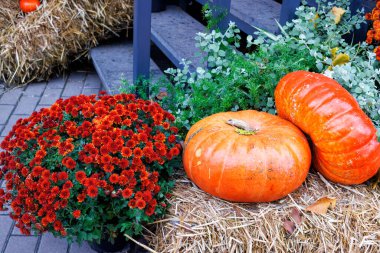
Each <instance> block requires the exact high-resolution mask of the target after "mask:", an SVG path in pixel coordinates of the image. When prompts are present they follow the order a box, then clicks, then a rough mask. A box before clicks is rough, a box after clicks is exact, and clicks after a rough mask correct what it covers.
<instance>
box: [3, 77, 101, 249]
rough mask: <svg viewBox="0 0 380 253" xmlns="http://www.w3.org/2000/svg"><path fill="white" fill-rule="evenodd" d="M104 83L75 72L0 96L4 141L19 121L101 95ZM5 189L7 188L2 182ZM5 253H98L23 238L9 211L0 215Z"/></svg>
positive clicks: (40, 238) (59, 242)
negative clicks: (72, 99)
mask: <svg viewBox="0 0 380 253" xmlns="http://www.w3.org/2000/svg"><path fill="white" fill-rule="evenodd" d="M100 88H101V82H100V80H99V78H98V76H97V74H96V73H93V72H73V73H71V74H70V75H69V76H68V77H67V78H66V79H63V78H55V79H52V80H50V81H49V82H43V83H34V84H30V85H28V86H27V87H25V88H17V89H14V90H11V91H9V92H7V93H5V94H3V95H2V96H0V132H1V134H0V136H1V137H0V142H1V141H2V140H3V139H4V136H6V135H7V134H8V132H9V131H10V130H11V128H12V126H13V124H14V123H15V122H16V121H17V119H19V118H24V117H27V116H29V115H30V114H31V113H32V112H33V111H35V110H39V109H41V108H43V107H49V106H50V105H52V104H53V103H54V102H55V101H56V100H57V99H58V98H60V97H62V98H67V97H69V96H73V95H79V94H86V95H90V94H97V93H98V92H99V90H100ZM0 184H1V187H5V186H4V184H3V183H2V182H0ZM0 252H1V253H89V252H91V253H92V252H94V251H93V250H91V249H90V248H89V246H88V245H87V243H84V244H83V245H82V246H79V245H78V244H72V245H68V244H67V242H66V240H64V239H57V238H54V237H53V236H52V235H51V234H45V235H43V236H23V235H21V234H20V233H19V230H18V229H17V228H15V227H14V223H13V221H12V220H11V219H10V218H9V216H8V215H7V213H6V212H0Z"/></svg>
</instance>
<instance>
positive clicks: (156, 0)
mask: <svg viewBox="0 0 380 253" xmlns="http://www.w3.org/2000/svg"><path fill="white" fill-rule="evenodd" d="M164 10H166V0H153V1H152V12H160V11H164Z"/></svg>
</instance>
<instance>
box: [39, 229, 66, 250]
mask: <svg viewBox="0 0 380 253" xmlns="http://www.w3.org/2000/svg"><path fill="white" fill-rule="evenodd" d="M67 247H68V244H67V242H66V240H65V239H61V238H55V237H54V236H53V235H52V234H50V233H49V234H44V235H43V236H42V239H41V243H40V247H39V249H38V253H66V252H67Z"/></svg>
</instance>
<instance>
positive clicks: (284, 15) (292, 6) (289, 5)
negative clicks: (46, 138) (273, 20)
mask: <svg viewBox="0 0 380 253" xmlns="http://www.w3.org/2000/svg"><path fill="white" fill-rule="evenodd" d="M300 4H301V0H283V1H282V7H281V15H280V25H285V24H286V21H290V20H292V19H293V18H294V16H295V15H294V14H295V11H296V9H297V8H298V6H300Z"/></svg>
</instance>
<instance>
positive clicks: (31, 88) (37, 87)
mask: <svg viewBox="0 0 380 253" xmlns="http://www.w3.org/2000/svg"><path fill="white" fill-rule="evenodd" d="M45 88H46V82H42V83H31V84H28V86H27V87H26V89H25V91H24V95H28V96H38V97H39V96H41V95H42V93H43V92H44V90H45Z"/></svg>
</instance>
